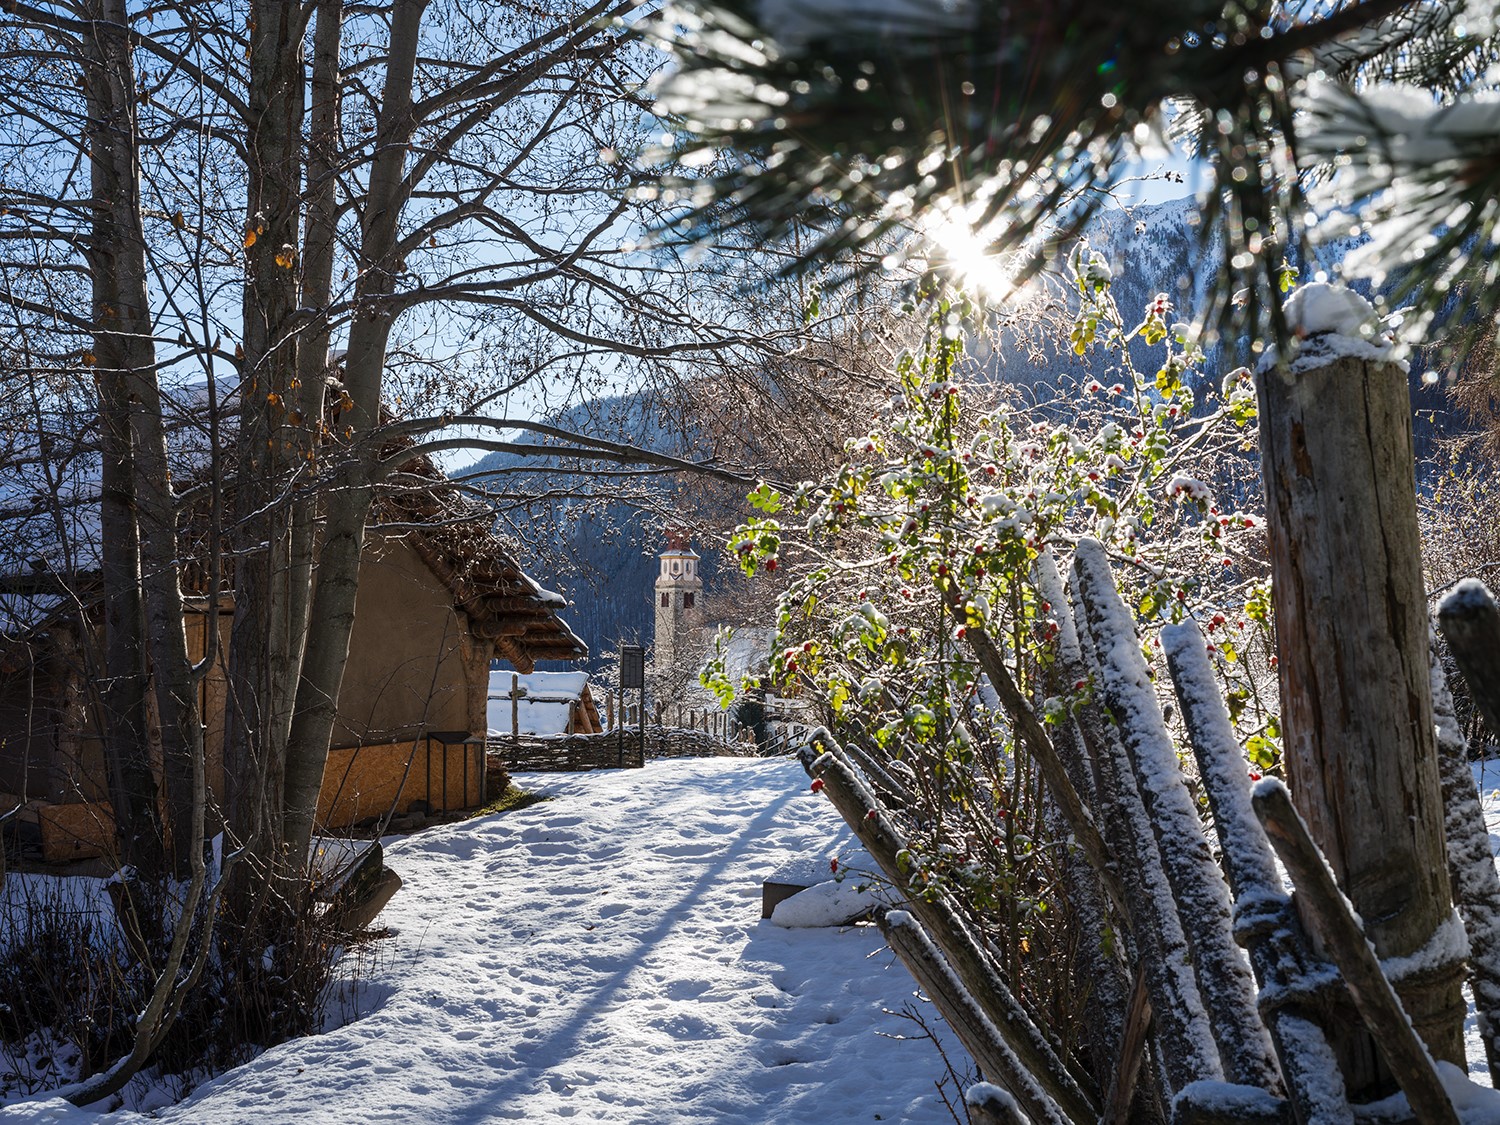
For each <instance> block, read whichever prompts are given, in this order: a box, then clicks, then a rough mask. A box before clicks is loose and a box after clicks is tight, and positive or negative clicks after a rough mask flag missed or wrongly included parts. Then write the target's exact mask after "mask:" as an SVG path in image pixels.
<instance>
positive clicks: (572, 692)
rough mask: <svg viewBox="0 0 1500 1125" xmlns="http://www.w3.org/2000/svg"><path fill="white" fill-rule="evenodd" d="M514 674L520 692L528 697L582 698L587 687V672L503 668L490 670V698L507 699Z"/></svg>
mask: <svg viewBox="0 0 1500 1125" xmlns="http://www.w3.org/2000/svg"><path fill="white" fill-rule="evenodd" d="M512 676H514V677H515V679H516V682H517V686H518V687H519V688H520V689H521V694H522V696H524V697H525V698H528V699H571V700H578V699H582V698H583V693H584V692H585V691H586V690H587V689H588V686H589V676H588V673H587V672H526V673H520V672H507V671H506V670H505V669H503V668H497V669H492V670H491V672H490V690H489V696H490V698H491V699H509V698H510V683H511V677H512Z"/></svg>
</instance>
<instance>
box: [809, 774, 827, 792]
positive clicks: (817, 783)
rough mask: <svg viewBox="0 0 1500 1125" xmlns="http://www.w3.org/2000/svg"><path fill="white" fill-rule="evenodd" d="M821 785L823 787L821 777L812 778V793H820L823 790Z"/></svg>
mask: <svg viewBox="0 0 1500 1125" xmlns="http://www.w3.org/2000/svg"><path fill="white" fill-rule="evenodd" d="M823 787H824V781H823V779H822V778H821V777H815V778H813V783H812V791H813V792H814V793H821V792H823Z"/></svg>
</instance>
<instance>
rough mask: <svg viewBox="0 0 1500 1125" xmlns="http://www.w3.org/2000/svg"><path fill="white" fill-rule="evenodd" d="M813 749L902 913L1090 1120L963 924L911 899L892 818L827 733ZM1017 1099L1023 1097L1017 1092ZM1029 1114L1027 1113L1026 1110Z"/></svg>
mask: <svg viewBox="0 0 1500 1125" xmlns="http://www.w3.org/2000/svg"><path fill="white" fill-rule="evenodd" d="M809 743H810V746H811V747H813V748H821V749H822V750H823V751H824V753H822V754H820V755H819V756H818V757H816V758H814V759H812V761H811V762H810V764H809V765H808V772H809V773H810V774H811V775H812V776H813V778H814V779H815V780H821V781H822V782H823V786H824V792H825V793H826V794H827V796H828V797H829V799H830V800H831V801H832V802H833V806H834V808H835V809H837V810H838V813H839V815H840V816H842V817H843V818H844V822H845V823H846V824H848V825H849V827H850V829H851V830H853V832H854V835H855V837H856V838H857V839H858V840H859V842H860V843H861V844H863V845H864V847H865V850H866V851H868V852H869V853H870V857H871V858H872V859H873V860H874V861H875V863H876V864H877V865H878V866H879V867H880V869H881V871H882V872H884V874H885V876H886V878H888V879H889V880H890V881H891V883H892V884H893V885H894V886H895V887H896V888H897V889H898V890H899V891H900V892H901V893H902V894H903V895H905V896H906V897H907V899H908V901H907V902H906V903H905V904H904V909H906V910H909V911H910V912H911V913H912V914H913V915H915V916H916V918H917V920H918V921H919V922H920V923H921V926H922V928H923V930H925V931H926V933H928V934H929V935H931V938H932V940H933V941H934V942H936V944H937V947H938V948H939V949H940V950H941V951H942V953H943V956H944V957H945V958H946V959H947V961H948V963H949V964H950V965H951V966H952V968H953V970H954V972H955V973H956V974H957V975H958V977H959V979H960V980H962V981H963V982H964V983H965V984H966V985H967V986H968V988H969V989H970V990H971V991H972V992H973V993H974V994H975V997H976V1000H977V1002H978V1003H979V1004H980V1006H981V1008H982V1010H983V1011H984V1012H985V1014H986V1015H987V1017H988V1018H989V1019H990V1020H991V1021H992V1022H993V1024H994V1025H995V1027H996V1028H997V1029H998V1031H999V1032H1000V1034H1001V1035H1002V1036H1004V1038H1005V1042H1006V1044H1007V1045H1008V1046H1009V1047H1010V1049H1011V1050H1012V1051H1014V1052H1015V1054H1016V1056H1017V1058H1018V1059H1020V1061H1021V1065H1022V1066H1023V1067H1025V1069H1026V1070H1027V1072H1028V1073H1030V1074H1032V1075H1034V1076H1035V1077H1036V1079H1037V1081H1038V1082H1040V1083H1041V1084H1042V1085H1043V1088H1044V1089H1045V1090H1046V1091H1047V1094H1048V1096H1049V1097H1050V1098H1051V1099H1052V1100H1054V1101H1055V1102H1056V1103H1057V1104H1058V1105H1060V1106H1061V1107H1062V1109H1063V1111H1064V1113H1065V1114H1066V1115H1067V1116H1068V1117H1069V1118H1070V1119H1072V1120H1073V1121H1076V1122H1090V1123H1092V1122H1094V1121H1097V1119H1098V1108H1097V1106H1096V1105H1095V1100H1094V1098H1093V1097H1092V1096H1091V1094H1089V1093H1086V1092H1085V1091H1084V1089H1083V1087H1082V1086H1081V1085H1080V1084H1079V1081H1078V1077H1077V1076H1076V1075H1075V1074H1074V1073H1073V1072H1072V1071H1071V1070H1070V1069H1069V1068H1068V1067H1067V1065H1065V1064H1064V1062H1063V1061H1062V1059H1061V1057H1060V1055H1059V1054H1058V1052H1057V1051H1056V1050H1055V1049H1054V1048H1053V1046H1052V1044H1051V1043H1050V1042H1049V1041H1048V1039H1047V1037H1046V1035H1045V1034H1044V1033H1043V1032H1042V1031H1041V1029H1040V1028H1038V1027H1037V1025H1036V1024H1035V1022H1033V1020H1032V1019H1031V1017H1030V1015H1029V1014H1028V1013H1027V1011H1026V1009H1025V1008H1024V1007H1023V1006H1022V1005H1021V1002H1020V1001H1019V1000H1017V999H1016V997H1015V995H1014V994H1013V993H1012V992H1011V991H1010V989H1009V988H1008V987H1007V986H1006V984H1005V982H1004V981H1003V980H1002V979H1001V977H1000V975H999V973H998V972H997V971H996V970H995V967H994V965H993V964H992V963H991V962H990V960H989V959H988V957H987V956H986V955H985V953H984V951H983V948H982V947H981V946H980V944H979V942H978V941H976V940H975V938H974V935H973V934H972V933H971V932H970V931H969V928H968V926H967V925H965V923H964V921H963V919H962V918H961V917H959V915H958V914H957V913H956V912H955V911H954V910H953V908H952V906H951V905H950V904H949V903H948V902H947V900H946V899H944V898H943V897H941V896H938V895H932V894H930V893H916V892H914V890H913V888H912V887H911V886H910V885H909V883H908V881H907V874H906V871H905V870H903V865H902V864H901V862H900V859H899V856H900V855H901V853H902V852H903V851H905V850H906V841H905V840H904V839H903V838H902V835H901V832H900V830H899V829H898V828H897V826H896V825H895V823H894V822H893V821H892V820H891V819H890V817H889V816H888V815H887V814H886V813H885V812H884V811H883V810H881V809H880V807H879V806H878V805H877V804H876V802H875V799H874V797H873V796H872V795H871V794H870V792H869V790H867V789H866V788H865V786H864V784H863V783H862V782H861V781H860V780H859V778H858V777H857V776H855V774H854V771H853V770H851V769H850V768H849V767H848V765H846V764H845V763H844V762H843V761H842V760H841V759H840V758H839V753H840V750H839V748H838V745H837V743H835V742H834V740H833V738H832V736H831V735H830V734H829V733H828V732H827V731H826V730H822V729H819V730H816V731H814V732H813V733H812V735H811V736H810V738H809ZM1016 1096H1017V1097H1020V1096H1021V1095H1020V1093H1019V1092H1017V1095H1016ZM1027 1112H1028V1113H1030V1112H1031V1110H1030V1108H1029V1107H1028V1109H1027Z"/></svg>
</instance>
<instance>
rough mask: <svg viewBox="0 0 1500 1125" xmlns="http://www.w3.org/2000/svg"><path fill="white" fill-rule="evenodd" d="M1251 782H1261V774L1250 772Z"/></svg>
mask: <svg viewBox="0 0 1500 1125" xmlns="http://www.w3.org/2000/svg"><path fill="white" fill-rule="evenodd" d="M1250 780H1251V781H1259V780H1260V774H1258V773H1256V772H1255V771H1254V770H1251V771H1250Z"/></svg>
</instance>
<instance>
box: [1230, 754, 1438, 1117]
mask: <svg viewBox="0 0 1500 1125" xmlns="http://www.w3.org/2000/svg"><path fill="white" fill-rule="evenodd" d="M1251 800H1252V802H1253V804H1254V806H1255V814H1256V816H1258V817H1259V818H1260V822H1261V824H1262V825H1263V826H1264V827H1265V830H1266V835H1267V836H1269V837H1270V838H1271V844H1272V846H1273V847H1274V848H1275V849H1276V854H1277V855H1279V856H1280V857H1281V862H1282V864H1283V865H1284V866H1285V867H1286V869H1287V873H1288V874H1289V875H1290V876H1291V878H1292V883H1293V885H1294V886H1295V887H1296V888H1297V894H1298V896H1299V898H1300V900H1301V902H1302V906H1303V909H1304V912H1305V914H1306V915H1307V916H1309V917H1310V918H1311V919H1312V922H1313V925H1314V926H1315V927H1316V928H1317V931H1318V936H1319V937H1320V938H1321V939H1322V942H1323V945H1324V948H1325V949H1326V950H1327V952H1328V955H1329V956H1330V957H1331V958H1332V959H1333V962H1334V964H1336V965H1337V966H1338V968H1339V972H1340V973H1341V974H1343V978H1344V983H1345V985H1346V986H1347V987H1348V989H1349V996H1350V998H1351V999H1352V1000H1353V1001H1354V1007H1355V1009H1356V1010H1357V1011H1358V1012H1359V1015H1360V1019H1362V1020H1363V1021H1364V1024H1365V1026H1366V1027H1368V1028H1369V1029H1370V1031H1371V1033H1372V1034H1373V1035H1374V1036H1375V1042H1376V1044H1377V1046H1378V1047H1379V1048H1380V1052H1381V1054H1382V1055H1383V1056H1384V1057H1385V1060H1386V1064H1387V1065H1388V1066H1389V1067H1390V1069H1391V1073H1392V1074H1393V1075H1394V1076H1395V1078H1396V1081H1397V1082H1398V1083H1399V1084H1400V1086H1401V1090H1402V1092H1403V1093H1405V1094H1406V1099H1407V1102H1408V1103H1409V1104H1410V1106H1411V1110H1412V1113H1413V1114H1414V1115H1415V1116H1416V1119H1417V1120H1418V1121H1420V1122H1422V1123H1423V1125H1458V1114H1457V1113H1456V1112H1455V1111H1454V1109H1453V1103H1452V1102H1451V1101H1449V1099H1448V1094H1447V1091H1445V1090H1444V1089H1443V1083H1442V1080H1441V1079H1440V1078H1439V1077H1438V1072H1437V1067H1436V1066H1435V1065H1434V1063H1433V1061H1432V1056H1431V1055H1429V1054H1428V1053H1427V1047H1426V1045H1425V1044H1423V1042H1422V1040H1421V1039H1420V1038H1419V1037H1418V1036H1417V1033H1416V1031H1414V1030H1413V1029H1412V1025H1411V1020H1410V1019H1409V1018H1408V1016H1407V1014H1406V1009H1405V1008H1403V1007H1402V1006H1401V1000H1400V998H1399V997H1398V996H1397V995H1396V990H1395V988H1393V987H1392V986H1391V982H1390V980H1389V979H1388V978H1387V977H1386V975H1385V973H1384V971H1383V970H1382V969H1381V967H1380V962H1379V961H1378V960H1377V959H1376V957H1375V951H1374V950H1373V949H1372V948H1371V946H1370V943H1369V941H1368V939H1367V938H1366V937H1365V931H1364V926H1363V925H1362V924H1361V922H1360V920H1359V917H1358V916H1357V915H1356V914H1355V913H1354V908H1353V907H1352V906H1351V905H1350V904H1349V900H1348V899H1346V898H1345V897H1344V895H1343V892H1342V891H1340V890H1339V888H1338V884H1337V883H1336V882H1335V881H1334V878H1333V872H1332V871H1331V870H1330V869H1329V867H1328V861H1327V860H1325V859H1324V858H1323V853H1322V852H1320V851H1319V850H1318V846H1317V845H1316V844H1315V843H1313V839H1312V836H1311V835H1310V834H1309V833H1308V831H1307V825H1305V824H1303V823H1302V818H1301V817H1300V816H1299V815H1298V814H1297V810H1296V809H1294V808H1293V807H1292V798H1291V794H1290V793H1288V792H1287V788H1286V786H1285V785H1283V784H1282V783H1281V782H1280V781H1278V780H1276V779H1274V778H1267V779H1266V780H1264V781H1261V782H1259V783H1258V784H1257V785H1256V787H1255V791H1254V796H1253V797H1252V798H1251Z"/></svg>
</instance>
